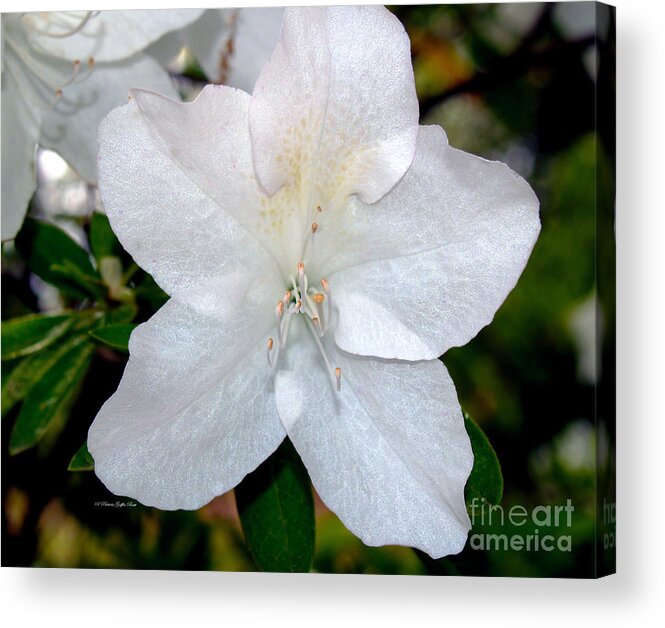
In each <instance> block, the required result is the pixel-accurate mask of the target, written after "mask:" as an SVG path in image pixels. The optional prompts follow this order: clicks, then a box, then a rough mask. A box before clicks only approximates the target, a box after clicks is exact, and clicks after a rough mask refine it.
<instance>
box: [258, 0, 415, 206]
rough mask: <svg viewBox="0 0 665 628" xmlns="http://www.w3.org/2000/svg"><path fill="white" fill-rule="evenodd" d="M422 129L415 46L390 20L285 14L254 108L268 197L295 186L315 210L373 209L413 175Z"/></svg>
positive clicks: (335, 12)
mask: <svg viewBox="0 0 665 628" xmlns="http://www.w3.org/2000/svg"><path fill="white" fill-rule="evenodd" d="M417 124H418V101H417V99H416V92H415V84H414V79H413V70H412V67H411V56H410V45H409V39H408V37H407V35H406V33H405V32H404V28H403V27H402V25H401V24H400V23H399V21H398V20H397V19H396V18H395V17H394V16H393V15H392V14H391V13H390V12H389V11H387V10H386V9H385V8H383V7H379V6H365V7H361V6H354V7H331V8H328V9H325V8H287V9H286V10H285V12H284V24H283V28H282V35H281V40H280V42H279V43H278V44H277V47H276V48H275V52H274V53H273V55H272V57H271V59H270V61H269V62H268V64H267V65H266V67H265V68H264V70H263V72H262V73H261V75H260V76H259V79H258V81H257V82H256V87H255V89H254V94H253V96H252V103H251V107H250V125H251V130H252V145H253V149H254V160H255V164H256V171H257V174H258V177H259V179H260V181H261V183H262V184H263V186H264V187H265V188H266V190H267V191H268V193H269V194H273V193H274V192H276V191H277V190H278V189H279V188H280V187H282V186H283V185H287V184H290V183H291V184H296V185H298V186H299V187H300V188H301V190H300V191H301V195H302V198H301V201H302V202H304V203H305V204H309V205H313V207H316V204H317V203H319V204H321V205H323V206H324V208H326V209H329V208H330V207H329V206H330V205H331V204H333V203H334V201H335V199H343V198H345V197H346V196H348V195H349V194H352V193H358V194H359V195H360V196H361V197H362V198H363V199H364V200H365V201H367V202H373V201H376V200H378V199H379V198H381V197H382V196H383V195H384V194H385V193H386V192H387V191H388V190H389V189H390V188H392V187H393V185H395V183H396V182H397V181H398V180H399V178H400V177H401V176H402V175H403V174H404V172H405V171H406V169H407V168H408V167H409V164H410V163H411V160H412V158H413V153H414V150H415V142H416V134H417ZM309 209H311V208H309Z"/></svg>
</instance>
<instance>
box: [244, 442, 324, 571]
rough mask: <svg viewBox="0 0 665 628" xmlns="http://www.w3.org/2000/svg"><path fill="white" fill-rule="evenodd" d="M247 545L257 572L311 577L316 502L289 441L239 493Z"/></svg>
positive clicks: (250, 475)
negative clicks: (308, 574) (276, 572)
mask: <svg viewBox="0 0 665 628" xmlns="http://www.w3.org/2000/svg"><path fill="white" fill-rule="evenodd" d="M235 495H236V503H237V505H238V513H239V514H240V521H241V523H242V529H243V532H244V534H245V540H246V541H247V545H248V546H249V550H250V552H251V554H252V556H253V558H254V561H255V562H256V564H257V566H258V567H259V569H261V570H263V571H279V572H308V571H309V570H310V567H311V565H312V558H313V556H314V500H313V498H312V488H311V485H310V481H309V476H308V475H307V471H306V470H305V467H304V466H303V464H302V462H301V461H300V458H299V456H298V454H297V453H296V451H295V449H294V448H293V445H292V444H291V442H290V441H289V440H288V439H286V440H285V441H284V442H283V443H282V444H281V445H280V447H279V448H278V449H277V451H275V453H274V454H273V455H272V456H270V458H268V459H267V460H266V461H265V462H264V463H263V464H262V465H261V466H260V467H259V468H258V469H257V470H256V471H254V472H253V473H250V474H249V475H248V476H247V477H246V478H245V479H244V480H243V481H242V482H241V483H240V484H239V485H238V486H237V487H236V489H235Z"/></svg>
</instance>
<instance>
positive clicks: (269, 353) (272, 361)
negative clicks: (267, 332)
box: [266, 338, 277, 368]
mask: <svg viewBox="0 0 665 628" xmlns="http://www.w3.org/2000/svg"><path fill="white" fill-rule="evenodd" d="M273 346H274V343H273V340H272V338H268V342H267V343H266V358H267V359H268V366H269V367H270V368H273V367H274V366H275V363H276V361H277V356H275V359H273V355H272V349H273Z"/></svg>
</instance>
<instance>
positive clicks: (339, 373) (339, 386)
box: [335, 366, 342, 392]
mask: <svg viewBox="0 0 665 628" xmlns="http://www.w3.org/2000/svg"><path fill="white" fill-rule="evenodd" d="M335 379H336V380H337V392H339V391H340V390H342V369H341V368H339V366H338V367H337V368H336V369H335Z"/></svg>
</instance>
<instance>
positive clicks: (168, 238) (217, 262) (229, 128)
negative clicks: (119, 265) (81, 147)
mask: <svg viewBox="0 0 665 628" xmlns="http://www.w3.org/2000/svg"><path fill="white" fill-rule="evenodd" d="M213 91H214V92H218V93H219V95H220V98H219V99H218V101H217V102H218V103H219V106H218V107H217V108H215V109H213V110H211V111H210V112H209V113H207V114H205V115H204V113H205V112H204V111H201V114H202V115H200V116H199V115H198V113H196V115H191V114H192V113H194V112H198V109H197V105H196V104H183V103H175V102H173V101H171V100H169V99H166V98H163V97H161V96H158V95H156V94H147V93H143V94H139V93H137V94H136V97H137V98H138V99H140V100H141V101H142V106H145V107H147V106H148V104H150V103H151V104H152V105H154V107H153V109H152V110H151V111H150V113H146V110H145V108H144V110H143V111H142V110H141V109H140V108H139V107H138V106H137V104H136V100H137V98H134V99H132V101H131V102H130V103H129V104H128V105H126V106H124V107H120V108H118V109H115V110H114V111H112V112H111V113H110V114H109V115H108V116H107V117H106V118H105V119H104V121H103V122H102V124H101V126H100V129H99V138H100V151H99V162H98V168H99V190H100V193H101V197H102V201H103V203H104V207H105V208H106V212H107V214H108V216H109V219H110V221H111V225H112V227H113V230H114V231H115V233H116V234H117V235H118V237H119V239H120V241H121V242H122V244H123V246H124V247H125V248H126V249H127V250H128V251H129V252H130V253H131V255H132V256H133V257H134V259H135V260H136V262H137V264H139V265H140V266H141V267H142V268H144V269H145V270H147V271H148V272H150V273H151V274H152V275H153V276H154V277H155V280H156V281H157V282H158V283H159V284H160V285H161V286H162V288H164V290H166V291H167V292H168V293H172V292H173V291H176V290H179V289H180V288H183V287H186V286H188V285H192V284H196V283H198V282H199V280H201V279H205V278H206V277H215V276H217V275H218V274H219V273H220V272H231V271H232V270H234V269H235V270H240V269H244V270H247V271H253V272H254V273H255V274H256V275H257V276H259V275H262V274H265V273H266V272H268V271H269V270H271V269H273V268H275V264H274V263H272V262H271V261H270V260H269V258H267V257H266V256H267V255H268V253H267V252H266V251H265V249H264V248H263V247H262V245H261V244H260V243H259V242H258V240H256V238H255V237H254V236H253V235H252V234H251V233H250V232H249V231H248V230H247V229H246V228H244V227H243V226H242V225H241V224H240V223H239V222H238V220H237V219H236V216H237V215H238V214H243V212H249V211H252V212H255V211H256V204H255V199H256V194H257V192H256V184H255V183H253V181H254V175H253V173H252V169H251V159H250V158H249V153H250V152H251V151H250V148H249V139H248V131H247V122H246V106H247V100H248V98H249V96H247V94H244V93H243V92H240V91H237V90H233V89H231V88H228V87H221V86H220V87H217V86H215V87H209V88H207V89H206V90H204V94H208V95H209V94H210V92H213ZM200 98H204V99H205V96H204V95H202V96H201V97H200ZM197 102H198V101H197ZM147 103H148V104H147ZM174 110H178V111H182V112H184V115H185V117H188V118H189V119H190V121H191V125H190V126H189V127H188V130H189V131H191V132H192V135H189V136H188V135H187V134H183V133H180V130H179V129H177V128H172V129H169V128H167V127H168V124H169V123H177V121H178V120H177V119H175V120H174V118H173V117H171V116H169V112H171V111H174ZM243 110H244V111H245V114H244V117H243V113H242V112H243ZM151 114H154V115H155V116H161V115H162V114H163V115H164V116H165V117H164V119H161V118H160V119H155V120H153V119H152V118H151V117H150V116H151ZM213 120H215V121H216V125H215V126H209V125H210V124H211V122H212V121H213ZM243 120H244V125H243ZM155 125H159V128H160V129H162V130H164V132H165V133H167V135H166V136H165V137H162V136H160V135H159V134H158V133H156V132H155ZM168 134H170V135H168ZM205 134H210V136H211V137H212V140H209V141H208V142H207V143H206V144H205V145H203V146H200V145H199V144H197V140H198V139H199V137H201V136H203V135H205ZM213 140H214V143H215V145H216V147H217V150H216V152H215V153H208V152H206V151H207V150H208V149H209V146H210V143H211V141H213ZM167 142H168V143H167ZM188 155H192V156H193V157H192V158H194V157H197V158H199V159H201V160H208V161H209V162H212V164H211V167H214V168H215V174H216V176H217V178H216V179H215V180H214V184H215V187H214V188H213V189H214V192H215V197H212V196H211V195H210V194H209V190H210V188H208V189H207V191H206V190H204V189H203V188H202V187H201V185H200V182H201V180H200V179H199V178H197V177H195V176H194V175H193V174H192V171H191V170H188V169H184V168H183V167H182V165H181V163H180V161H179V158H180V157H182V158H187V156H188ZM204 174H205V173H204ZM275 270H276V269H275ZM280 289H282V288H281V287H280Z"/></svg>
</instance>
